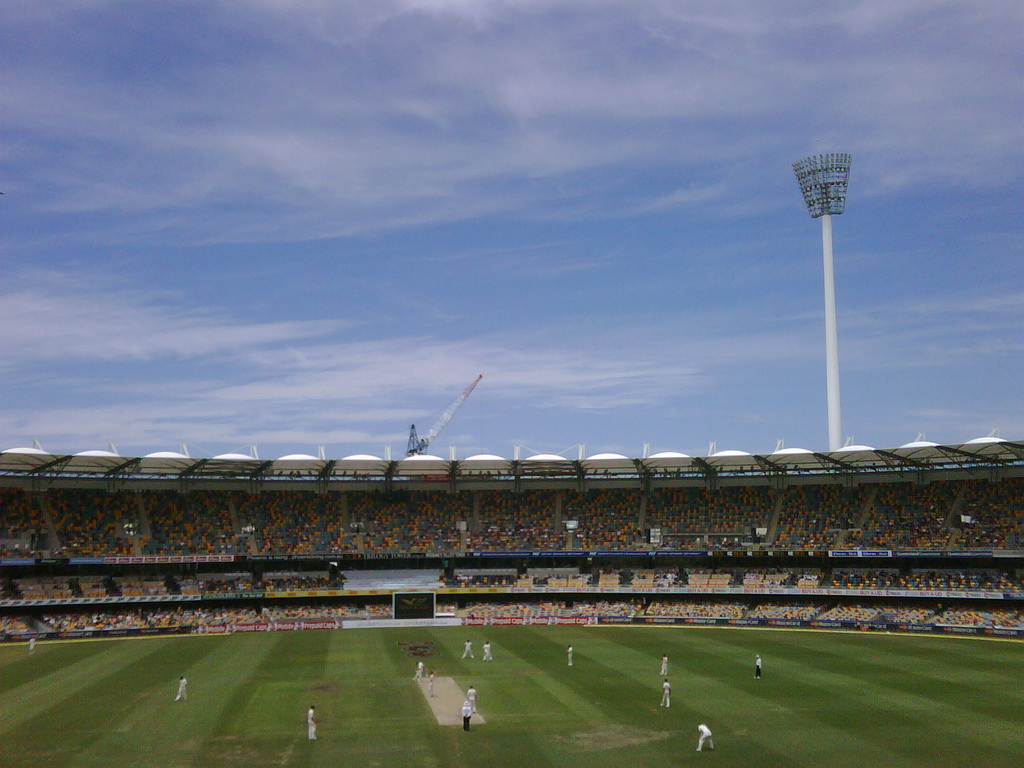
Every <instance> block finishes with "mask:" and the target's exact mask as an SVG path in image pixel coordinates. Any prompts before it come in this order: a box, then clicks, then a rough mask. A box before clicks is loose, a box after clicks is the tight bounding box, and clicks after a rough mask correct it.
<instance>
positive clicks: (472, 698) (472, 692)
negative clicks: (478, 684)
mask: <svg viewBox="0 0 1024 768" xmlns="http://www.w3.org/2000/svg"><path fill="white" fill-rule="evenodd" d="M466 698H467V699H469V705H470V706H471V707H472V708H473V712H474V713H475V712H476V688H474V687H473V686H472V685H470V686H469V690H468V691H466Z"/></svg>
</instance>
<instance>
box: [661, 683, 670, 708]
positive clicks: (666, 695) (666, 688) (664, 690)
mask: <svg viewBox="0 0 1024 768" xmlns="http://www.w3.org/2000/svg"><path fill="white" fill-rule="evenodd" d="M658 706H659V707H671V706H672V685H671V684H670V683H669V681H668V678H667V677H666V678H665V682H664V683H662V684H661V704H659V705H658Z"/></svg>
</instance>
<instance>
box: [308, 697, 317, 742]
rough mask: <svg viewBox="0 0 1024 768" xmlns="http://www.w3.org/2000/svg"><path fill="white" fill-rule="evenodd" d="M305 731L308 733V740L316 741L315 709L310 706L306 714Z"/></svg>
mask: <svg viewBox="0 0 1024 768" xmlns="http://www.w3.org/2000/svg"><path fill="white" fill-rule="evenodd" d="M306 729H307V730H308V731H309V740H310V741H316V707H314V706H313V705H312V704H310V705H309V711H308V712H307V713H306Z"/></svg>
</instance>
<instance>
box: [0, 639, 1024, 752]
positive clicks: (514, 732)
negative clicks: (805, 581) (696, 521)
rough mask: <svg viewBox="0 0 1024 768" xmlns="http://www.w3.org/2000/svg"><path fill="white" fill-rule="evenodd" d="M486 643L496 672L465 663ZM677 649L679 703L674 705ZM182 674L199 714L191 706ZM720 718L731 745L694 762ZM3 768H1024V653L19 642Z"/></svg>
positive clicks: (714, 642) (881, 644)
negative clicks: (667, 691) (669, 689)
mask: <svg viewBox="0 0 1024 768" xmlns="http://www.w3.org/2000/svg"><path fill="white" fill-rule="evenodd" d="M466 639H472V640H473V641H474V644H475V647H476V655H477V658H476V660H470V659H466V660H462V659H461V658H460V656H461V655H462V644H463V641H464V640H466ZM486 639H490V640H491V643H492V645H493V647H494V657H495V660H494V661H493V662H489V663H485V662H483V661H481V660H480V656H481V655H482V654H481V650H480V646H481V645H482V643H483V641H484V640H486ZM401 642H416V643H427V644H432V645H433V650H434V652H435V655H432V656H427V657H425V663H426V665H427V667H428V668H433V669H435V670H436V672H437V674H438V675H439V676H442V675H444V676H451V677H453V678H455V680H456V681H457V682H458V683H459V685H460V686H461V687H462V688H463V690H464V689H465V688H467V687H468V686H469V685H470V684H471V683H472V684H474V685H475V686H476V688H477V690H478V691H479V709H480V711H481V713H482V714H483V715H484V717H485V718H486V720H487V722H486V724H485V725H480V726H474V728H473V730H472V731H470V732H469V733H465V732H464V731H463V730H462V728H461V727H459V726H454V727H451V726H449V727H442V726H439V725H438V724H437V721H436V719H435V718H434V717H433V715H432V714H431V711H430V707H429V706H428V703H427V701H426V699H425V698H424V697H423V695H422V693H421V692H420V690H419V688H418V687H417V685H416V683H414V682H413V681H412V676H413V672H414V671H415V661H416V660H415V658H413V657H411V656H409V655H408V654H407V652H406V651H405V650H403V648H402V646H401V645H400V643H401ZM569 643H571V644H572V645H573V646H574V648H575V665H574V666H573V667H572V668H571V669H570V668H568V667H567V665H566V655H565V647H566V645H567V644H569ZM428 647H429V646H428ZM662 653H667V654H668V655H669V658H670V669H669V672H670V675H669V677H670V680H671V682H672V686H673V698H672V707H671V709H664V708H660V707H659V706H658V703H659V701H660V697H661V680H662V678H661V677H660V676H659V674H658V671H659V664H660V659H661V655H662ZM756 653H760V654H761V656H762V658H763V660H764V674H765V676H764V679H762V680H760V681H757V680H755V679H754V677H753V661H754V655H755V654H756ZM182 674H184V675H185V676H186V677H187V678H188V680H189V687H188V693H189V699H188V701H187V702H184V703H177V704H176V703H174V701H173V699H174V695H175V692H176V689H177V680H178V676H179V675H182ZM310 703H314V704H316V708H317V713H318V715H319V719H320V726H319V739H318V740H317V741H316V742H310V741H308V740H307V738H306V727H305V714H306V709H307V707H308V705H309V704H310ZM700 722H706V723H707V724H708V725H709V726H710V727H711V729H712V730H713V731H714V739H715V746H716V749H715V751H714V752H702V753H699V754H698V753H697V752H696V751H695V747H696V743H697V724H698V723H700ZM0 765H2V766H43V765H48V766H102V768H123V767H124V766H154V767H157V766H210V767H211V768H212V767H213V766H246V768H258V767H259V766H331V767H332V768H341V767H343V766H345V767H347V766H386V767H390V766H394V767H395V768H410V766H438V767H440V768H443V767H447V766H466V767H467V768H470V767H471V768H544V767H545V766H571V767H573V768H576V767H578V768H624V767H626V766H642V767H643V768H661V767H662V766H665V768H669V767H671V768H678V767H679V766H690V765H704V766H761V767H765V766H837V767H838V766H987V767H989V768H992V767H996V766H1006V767H1007V768H1021V766H1024V643H1021V642H1019V641H996V640H977V639H964V638H947V637H917V636H901V635H885V634H860V633H842V632H836V633H828V632H810V631H780V630H739V629H715V628H628V627H536V628H531V627H501V628H499V627H488V628H443V629H439V628H435V629H385V630H376V629H366V630H346V631H314V632H290V633H289V632H279V633H259V634H250V635H231V636H205V637H167V638H153V639H142V640H103V641H77V642H58V643H40V644H39V645H38V646H37V647H36V651H35V654H34V655H32V656H29V654H28V650H27V647H26V646H25V645H23V644H19V645H6V646H0Z"/></svg>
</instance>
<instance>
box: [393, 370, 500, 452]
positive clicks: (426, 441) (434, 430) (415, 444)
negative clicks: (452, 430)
mask: <svg viewBox="0 0 1024 768" xmlns="http://www.w3.org/2000/svg"><path fill="white" fill-rule="evenodd" d="M483 377H484V375H483V374H482V373H481V374H480V375H479V376H477V377H476V379H475V380H474V381H473V383H472V384H470V385H469V386H468V387H466V388H465V389H464V390H462V394H461V395H459V396H458V397H456V398H455V399H454V400H453V401H452V403H451V405H449V406H448V407H447V408H445V409H444V412H443V413H442V414H441V416H440V418H439V419H438V420H437V421H436V422H434V426H432V427H431V428H430V431H429V432H427V434H426V435H424V436H423V437H420V436H419V435H417V434H416V425H415V424H413V425H412V426H411V427H409V449H408V450H407V451H406V453H405V455H406V456H417V455H419V454H421V453H425V452H426V450H427V446H429V445H430V444H431V443H432V442H433V441H434V438H435V437H437V435H438V433H439V432H440V431H441V430H442V429H444V428H445V427H446V426H448V422H449V421H451V420H452V417H453V416H455V414H456V412H457V411H458V410H459V408H461V407H462V404H463V403H464V402H466V398H468V397H469V396H470V395H471V394H473V390H474V389H476V385H477V384H479V383H480V379H482V378H483Z"/></svg>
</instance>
